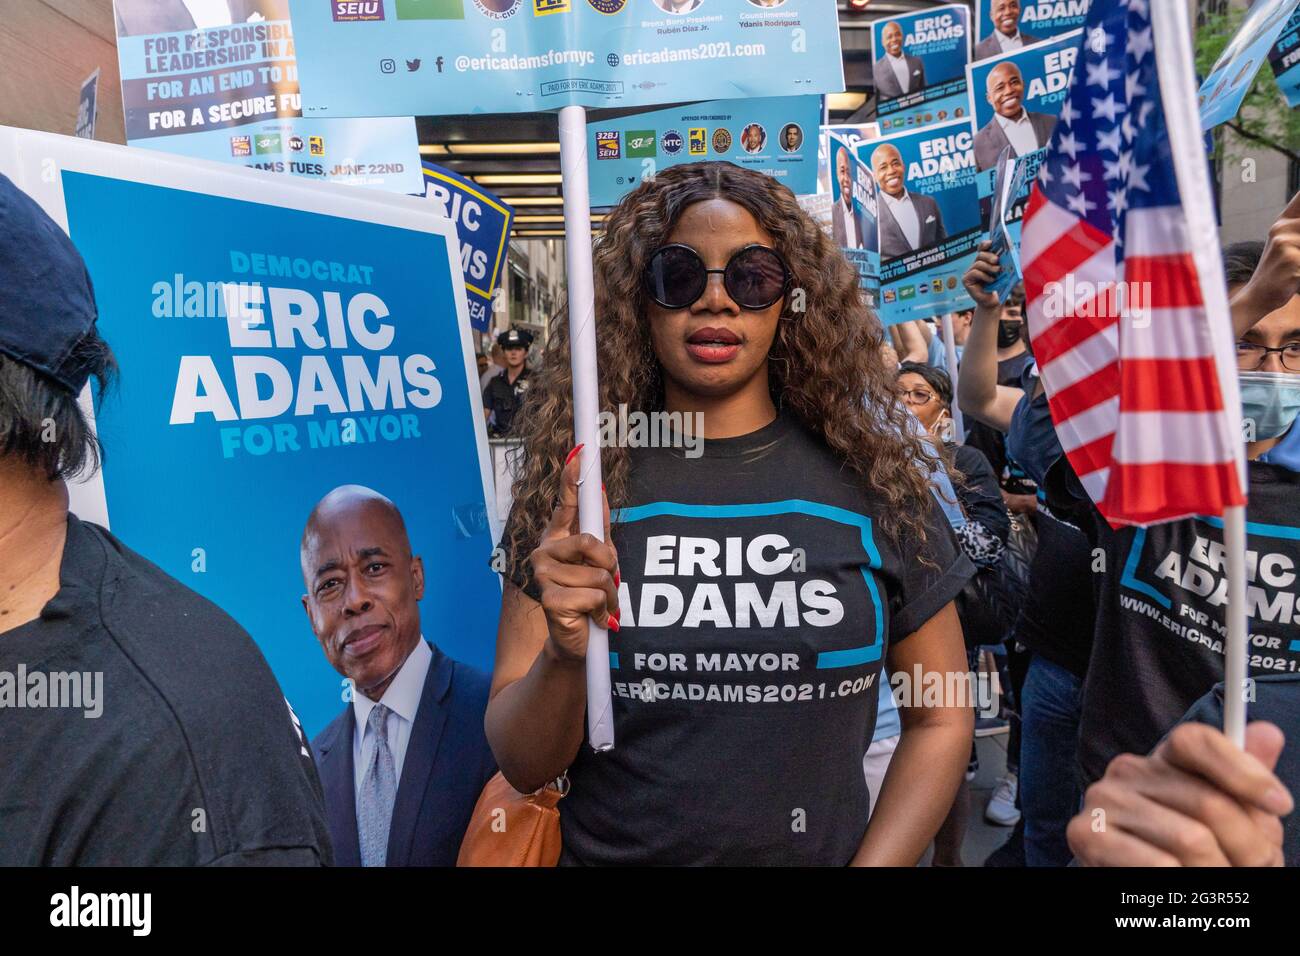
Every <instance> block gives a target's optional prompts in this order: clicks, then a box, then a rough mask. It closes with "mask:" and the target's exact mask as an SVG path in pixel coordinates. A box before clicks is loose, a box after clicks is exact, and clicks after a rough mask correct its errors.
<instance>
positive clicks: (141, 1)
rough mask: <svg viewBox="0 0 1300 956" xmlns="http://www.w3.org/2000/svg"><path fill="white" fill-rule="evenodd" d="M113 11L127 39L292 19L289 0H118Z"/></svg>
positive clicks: (121, 31) (120, 32)
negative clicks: (290, 17)
mask: <svg viewBox="0 0 1300 956" xmlns="http://www.w3.org/2000/svg"><path fill="white" fill-rule="evenodd" d="M113 10H114V12H115V13H116V15H117V32H118V35H119V36H124V37H133V36H142V35H144V34H147V33H178V32H180V31H182V30H194V29H196V28H198V29H207V28H208V27H228V26H230V25H232V24H235V23H247V22H249V21H253V22H256V21H259V20H288V19H289V2H288V0H116V2H115V3H114V4H113Z"/></svg>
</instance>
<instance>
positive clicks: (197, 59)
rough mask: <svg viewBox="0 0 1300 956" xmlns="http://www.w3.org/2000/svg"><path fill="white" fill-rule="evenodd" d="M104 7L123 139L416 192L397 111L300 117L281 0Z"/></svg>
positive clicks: (408, 122) (411, 148) (409, 131)
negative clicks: (111, 34)
mask: <svg viewBox="0 0 1300 956" xmlns="http://www.w3.org/2000/svg"><path fill="white" fill-rule="evenodd" d="M194 10H199V11H200V13H198V14H196V13H194V12H193V11H194ZM114 15H115V16H114V19H115V21H116V26H117V54H118V61H119V65H120V67H121V73H122V106H123V109H124V111H125V114H126V117H125V119H126V141H127V143H128V144H129V145H131V146H141V147H144V148H146V149H157V150H164V151H166V152H169V153H176V154H178V155H181V156H190V157H193V158H195V159H211V160H215V161H217V162H223V163H230V164H232V165H236V166H245V167H249V168H255V169H262V170H266V171H268V172H274V173H283V174H285V175H289V176H297V177H300V178H303V179H317V180H329V181H330V182H337V183H346V184H348V185H353V186H370V187H374V188H377V189H386V190H389V191H390V192H398V193H417V192H419V191H420V188H421V187H420V148H419V147H420V144H419V138H418V136H417V135H416V131H415V120H414V119H413V118H412V117H411V116H410V115H409V114H408V115H407V116H406V117H405V118H392V117H387V116H385V117H383V118H378V119H332V118H328V117H324V116H316V117H310V118H304V117H303V113H302V106H301V97H300V95H299V90H298V66H297V61H296V58H295V56H294V40H295V37H294V32H293V24H292V23H291V22H290V21H289V8H288V3H287V0H244V2H242V3H239V4H229V5H227V4H224V3H217V4H212V3H206V4H192V3H179V2H171V3H140V2H125V0H116V2H115V4H114ZM200 21H201V22H200Z"/></svg>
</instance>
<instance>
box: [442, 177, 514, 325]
mask: <svg viewBox="0 0 1300 956" xmlns="http://www.w3.org/2000/svg"><path fill="white" fill-rule="evenodd" d="M424 196H425V198H426V199H428V200H429V201H430V202H434V203H437V205H438V211H439V214H440V215H443V216H445V217H446V218H448V219H450V220H451V221H452V222H453V223H455V224H456V236H457V238H458V239H459V240H460V265H461V270H462V272H463V273H464V277H465V295H466V301H467V304H468V306H469V322H470V325H472V326H473V327H474V328H475V329H477V330H478V331H480V332H486V331H487V330H488V325H489V323H490V322H491V321H492V293H493V291H494V290H495V289H496V287H497V283H498V282H499V281H500V279H501V273H502V272H503V271H504V269H505V263H506V246H507V244H508V243H509V241H510V223H511V222H512V221H513V220H514V217H515V211H514V210H513V209H512V208H511V207H510V206H508V205H507V204H506V202H505V200H504V199H500V198H498V197H497V196H494V195H493V194H492V193H490V192H488V191H487V190H486V189H484V188H483V187H482V186H480V185H479V184H478V183H476V182H473V181H472V180H469V179H466V178H465V177H464V176H460V175H457V174H456V173H453V172H452V171H451V170H450V169H443V168H442V167H441V166H435V165H434V164H433V163H430V162H425V163H424Z"/></svg>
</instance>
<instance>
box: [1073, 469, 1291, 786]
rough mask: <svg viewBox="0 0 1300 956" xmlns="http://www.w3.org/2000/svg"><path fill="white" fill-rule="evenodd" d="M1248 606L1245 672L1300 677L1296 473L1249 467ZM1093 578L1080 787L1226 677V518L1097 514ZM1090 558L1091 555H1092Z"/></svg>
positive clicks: (1142, 746) (1147, 744) (1152, 738)
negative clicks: (1112, 521) (1143, 522)
mask: <svg viewBox="0 0 1300 956" xmlns="http://www.w3.org/2000/svg"><path fill="white" fill-rule="evenodd" d="M1249 477H1250V488H1249V497H1250V501H1249V504H1248V505H1247V506H1246V610H1247V613H1248V614H1249V615H1250V617H1249V621H1248V622H1247V625H1248V628H1249V631H1250V652H1249V662H1248V663H1249V667H1250V673H1251V675H1252V676H1261V675H1264V674H1279V675H1281V674H1296V673H1300V577H1298V575H1300V474H1297V473H1296V472H1294V471H1290V470H1288V469H1286V468H1282V467H1280V466H1278V465H1271V464H1266V463H1264V462H1258V461H1253V462H1250V464H1249ZM1096 520H1097V522H1098V526H1099V528H1100V535H1101V540H1100V542H1099V543H1100V544H1102V545H1103V546H1104V547H1105V560H1106V565H1105V571H1104V573H1103V574H1101V576H1100V584H1101V591H1100V594H1099V595H1098V601H1097V621H1096V631H1095V642H1094V645H1093V651H1092V658H1091V661H1090V662H1089V665H1088V677H1087V680H1086V682H1085V683H1084V689H1083V700H1082V721H1081V724H1080V728H1079V761H1080V764H1081V767H1082V771H1083V779H1084V782H1085V783H1091V782H1092V781H1093V780H1096V779H1098V778H1099V777H1100V776H1101V775H1102V774H1103V773H1105V772H1106V765H1107V764H1109V763H1110V761H1111V759H1112V758H1113V757H1115V756H1116V755H1118V754H1121V753H1138V754H1145V753H1148V752H1149V751H1150V750H1151V748H1152V747H1154V746H1155V745H1156V743H1158V742H1159V740H1160V738H1161V737H1163V736H1164V735H1165V734H1166V733H1168V732H1169V730H1170V729H1171V728H1172V727H1173V726H1174V724H1176V723H1177V722H1178V720H1179V718H1181V717H1182V715H1183V713H1184V711H1186V710H1187V708H1188V707H1190V706H1191V705H1192V703H1193V702H1194V701H1196V700H1198V699H1199V698H1200V697H1201V696H1202V695H1204V694H1207V693H1209V691H1210V688H1212V687H1213V686H1214V685H1215V684H1216V683H1218V682H1220V681H1222V680H1223V668H1224V658H1223V646H1224V643H1225V641H1226V634H1227V626H1226V624H1225V621H1226V615H1225V613H1224V612H1225V608H1226V607H1227V603H1228V579H1227V577H1226V576H1225V570H1224V556H1225V553H1224V547H1223V522H1222V521H1221V520H1220V519H1218V518H1194V519H1193V518H1188V519H1184V520H1182V521H1173V522H1169V523H1168V524H1159V525H1153V526H1151V527H1149V528H1125V529H1124V530H1122V531H1117V532H1112V531H1110V530H1109V529H1107V528H1106V527H1105V523H1104V522H1103V521H1102V519H1101V518H1100V517H1097V519H1096ZM1094 560H1095V559H1094Z"/></svg>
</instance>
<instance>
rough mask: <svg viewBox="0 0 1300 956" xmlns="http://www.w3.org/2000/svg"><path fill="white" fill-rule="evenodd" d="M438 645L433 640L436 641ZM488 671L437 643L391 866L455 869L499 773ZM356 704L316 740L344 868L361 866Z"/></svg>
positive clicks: (406, 772) (409, 754) (400, 795)
mask: <svg viewBox="0 0 1300 956" xmlns="http://www.w3.org/2000/svg"><path fill="white" fill-rule="evenodd" d="M431 646H432V645H431ZM490 683H491V682H490V680H489V678H488V675H486V674H484V673H483V672H482V671H478V670H475V669H474V668H472V667H470V666H468V665H467V664H461V663H459V662H457V661H453V660H452V659H451V658H450V657H448V656H447V655H445V654H443V653H442V651H440V650H438V648H437V647H433V660H432V661H430V662H429V673H428V675H427V676H426V677H425V679H424V693H423V694H421V695H420V708H419V710H417V711H416V713H415V725H414V726H413V727H412V728H411V739H410V742H409V743H407V745H406V759H405V761H404V762H403V763H402V779H401V780H399V781H398V783H397V799H396V802H395V803H394V805H393V822H392V826H391V827H390V828H389V831H388V866H455V865H456V854H457V853H459V852H460V844H461V840H463V839H464V837H465V828H466V827H467V826H468V825H469V818H470V814H471V813H472V812H473V810H474V804H475V803H476V802H477V801H478V797H479V794H480V793H482V792H483V787H484V786H485V785H486V784H487V782H488V780H489V779H490V778H491V777H492V775H493V774H494V773H496V769H497V768H496V760H495V759H494V758H493V756H492V751H491V750H490V749H489V748H488V743H487V736H486V734H485V733H484V731H483V714H484V712H485V711H486V710H487V699H488V687H489V685H490ZM356 726H357V722H356V718H355V717H354V716H353V712H352V705H351V704H349V705H348V706H347V707H345V708H344V709H343V713H341V714H339V715H338V716H337V717H335V718H334V719H333V720H332V721H331V722H330V725H329V726H328V727H326V728H325V729H324V730H322V731H321V732H320V733H319V734H318V735H317V737H316V739H315V740H313V741H312V744H311V745H312V750H313V751H314V752H315V755H316V767H317V769H318V771H319V772H320V779H321V785H322V786H323V787H324V789H325V815H326V817H327V819H328V820H329V828H330V839H331V841H332V842H333V844H334V862H335V864H336V865H338V866H360V865H361V842H360V839H359V838H358V836H357V799H356V771H355V769H354V765H353V761H352V738H353V734H354V733H355V732H356Z"/></svg>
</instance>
